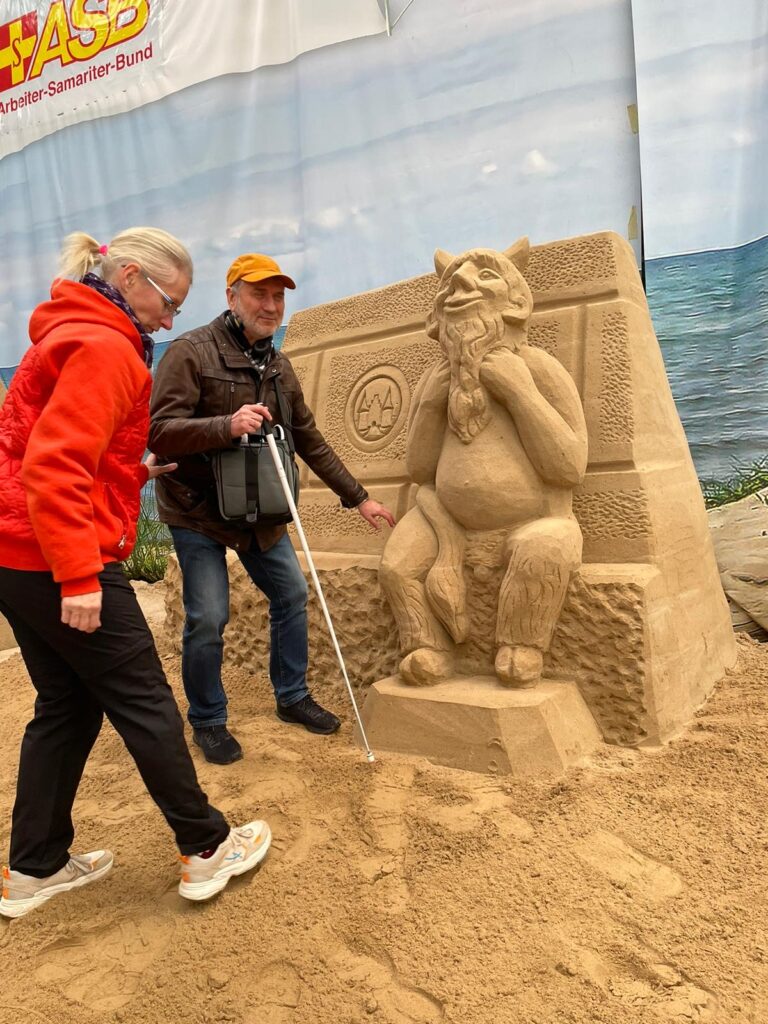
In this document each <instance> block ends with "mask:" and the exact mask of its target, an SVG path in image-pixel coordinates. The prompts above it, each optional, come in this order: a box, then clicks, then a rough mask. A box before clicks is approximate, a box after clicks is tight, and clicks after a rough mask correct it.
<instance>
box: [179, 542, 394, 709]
mask: <svg viewBox="0 0 768 1024" xmlns="http://www.w3.org/2000/svg"><path fill="white" fill-rule="evenodd" d="M321 559H322V556H321ZM228 565H229V579H230V602H231V604H230V620H229V625H228V626H227V629H226V632H225V634H224V660H225V665H227V664H229V665H241V666H244V667H245V668H246V669H248V670H249V671H251V672H252V673H253V676H254V685H267V686H268V685H269V608H268V604H267V600H266V598H265V597H264V595H263V594H262V593H261V591H260V590H257V588H256V587H255V586H254V585H253V583H252V582H251V580H250V578H249V577H248V575H247V574H246V572H245V570H244V569H243V567H242V565H241V564H240V562H239V561H238V560H237V557H236V556H235V555H234V554H233V553H232V552H230V553H229V556H228ZM318 572H319V575H320V578H321V583H322V587H323V593H324V594H325V599H326V601H327V603H328V608H329V610H330V612H331V616H332V619H333V625H334V629H335V630H336V637H337V639H338V641H339V646H340V647H341V650H342V653H343V655H344V662H345V664H346V666H347V674H348V676H349V680H350V682H351V683H352V686H353V687H354V688H355V689H356V690H357V689H358V688H359V687H361V686H365V687H367V686H369V685H370V684H371V683H372V682H375V680H377V679H381V678H383V677H384V676H390V675H392V674H393V673H394V672H395V671H396V670H397V663H398V661H399V658H398V653H397V630H396V627H395V620H394V618H393V616H392V612H391V611H390V610H389V606H388V605H387V603H386V601H385V600H384V597H383V595H382V593H381V591H380V590H379V584H378V570H377V568H376V566H375V564H374V565H372V566H370V567H366V566H354V565H353V566H347V567H344V568H335V569H334V568H331V569H323V568H322V564H321V565H320V568H319V569H318ZM305 575H306V577H307V582H308V583H309V588H310V599H309V605H308V618H309V662H310V667H309V673H308V682H309V686H310V689H312V691H313V692H314V693H315V694H316V695H317V694H322V695H323V696H324V697H327V698H328V699H336V698H338V699H342V698H344V699H346V698H345V695H346V687H345V685H344V680H343V678H342V675H341V671H340V669H339V663H338V660H337V658H336V652H335V651H334V649H333V645H332V643H331V639H330V636H329V633H328V627H327V625H326V622H325V618H324V616H323V613H322V609H321V608H320V603H319V601H318V600H317V598H316V596H315V595H314V592H313V589H312V582H311V580H310V578H309V573H308V572H306V573H305ZM165 578H166V584H167V590H166V602H167V603H166V619H165V627H164V628H165V640H166V641H168V642H170V644H171V646H172V647H173V648H174V649H175V650H176V651H179V650H180V649H181V631H182V627H183V625H184V609H183V606H182V602H181V570H180V569H179V564H178V562H177V561H176V558H175V557H173V556H172V557H171V558H169V560H168V570H167V572H166V577H165Z"/></svg>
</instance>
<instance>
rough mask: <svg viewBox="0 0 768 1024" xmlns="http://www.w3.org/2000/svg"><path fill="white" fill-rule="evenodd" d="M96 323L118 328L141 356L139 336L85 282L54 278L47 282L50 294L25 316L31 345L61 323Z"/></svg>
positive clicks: (119, 311) (121, 314) (113, 306)
mask: <svg viewBox="0 0 768 1024" xmlns="http://www.w3.org/2000/svg"><path fill="white" fill-rule="evenodd" d="M73 323H79V324H98V325H99V326H100V327H109V328H111V329H112V330H113V331H119V332H120V334H122V335H124V336H125V337H126V338H127V339H128V340H129V341H130V342H131V344H132V345H133V346H134V348H135V349H136V351H137V352H138V353H139V355H140V356H142V358H143V351H144V349H143V346H142V343H141V336H140V335H139V332H138V331H137V330H136V328H135V327H134V326H133V324H132V323H131V321H130V320H129V319H128V317H127V316H126V315H125V313H123V311H122V310H121V309H118V308H117V306H116V305H115V304H114V303H113V302H110V301H109V299H107V298H105V297H104V296H103V295H99V293H98V292H97V291H94V290H93V288H89V287H88V285H85V284H80V282H79V281H68V280H66V279H65V278H57V279H56V280H55V281H54V282H53V284H52V285H51V298H50V301H48V302H41V303H40V305H39V306H38V307H37V309H35V311H34V312H33V313H32V316H31V317H30V318H29V336H30V338H31V340H32V344H33V345H39V344H40V342H41V341H44V340H45V338H46V337H47V336H48V335H49V334H50V333H51V331H53V330H55V329H56V328H57V327H61V326H63V325H65V324H73Z"/></svg>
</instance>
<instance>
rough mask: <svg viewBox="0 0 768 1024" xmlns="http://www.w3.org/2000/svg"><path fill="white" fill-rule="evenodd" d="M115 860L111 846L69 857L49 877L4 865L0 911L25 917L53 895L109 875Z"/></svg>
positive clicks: (9, 915) (4, 914)
mask: <svg viewBox="0 0 768 1024" xmlns="http://www.w3.org/2000/svg"><path fill="white" fill-rule="evenodd" d="M113 863H114V858H113V856H112V854H111V853H110V851H109V850H93V851H92V852H91V853H82V854H80V855H79V856H77V857H70V858H69V861H68V862H67V863H66V864H65V865H64V867H63V868H62V869H61V870H60V871H57V872H56V874H55V875H49V876H48V878H34V877H33V876H32V875H24V874H22V872H21V871H11V869H10V868H8V867H4V868H3V895H2V899H0V914H2V915H3V917H24V915H25V914H28V913H29V912H30V910H34V909H35V907H39V906H40V905H41V904H43V903H45V902H46V900H49V899H51V897H52V896H58V895H59V893H61V892H68V891H69V890H70V889H77V888H79V887H80V886H81V885H89V884H90V883H91V882H95V881H96V879H97V878H101V877H102V875H106V873H107V872H108V871H109V869H110V868H111V867H112V864H113Z"/></svg>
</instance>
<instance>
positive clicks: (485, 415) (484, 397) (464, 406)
mask: <svg viewBox="0 0 768 1024" xmlns="http://www.w3.org/2000/svg"><path fill="white" fill-rule="evenodd" d="M504 330H505V324H504V321H503V320H502V318H501V315H500V314H498V313H496V314H494V315H492V316H488V315H487V314H486V315H483V312H482V311H481V312H479V313H478V312H475V313H474V315H473V316H472V317H471V318H469V319H467V320H455V319H452V320H448V319H443V320H442V322H441V323H440V335H439V337H440V342H441V344H442V346H443V349H444V351H445V354H446V355H447V357H448V364H449V366H450V368H451V384H450V389H449V392H448V423H449V425H450V427H451V429H452V430H453V432H454V433H455V434H456V435H457V436H458V438H459V439H460V440H461V441H463V442H464V444H469V443H470V442H471V441H472V439H473V438H475V437H476V436H477V435H478V434H479V433H480V431H481V430H482V429H483V428H484V427H485V426H486V425H487V423H488V421H489V420H490V418H491V412H490V409H489V406H488V394H487V392H486V390H485V388H484V387H483V385H482V384H481V383H480V366H481V364H482V362H483V359H484V358H485V356H486V355H487V354H488V352H490V351H491V349H493V348H496V347H497V346H498V345H500V344H501V341H502V339H503V337H504Z"/></svg>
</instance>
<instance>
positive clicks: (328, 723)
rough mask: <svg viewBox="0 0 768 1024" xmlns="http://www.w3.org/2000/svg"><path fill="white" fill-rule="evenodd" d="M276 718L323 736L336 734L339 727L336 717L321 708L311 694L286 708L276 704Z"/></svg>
mask: <svg viewBox="0 0 768 1024" xmlns="http://www.w3.org/2000/svg"><path fill="white" fill-rule="evenodd" d="M277 717H278V718H279V719H280V721H281V722H290V723H291V724H292V725H303V726H304V728H305V729H309V731H310V732H319V733H322V734H323V735H324V736H327V735H328V734H329V733H332V732H336V730H337V729H338V728H339V726H340V725H341V722H340V721H339V719H338V718H337V717H336V715H332V714H331V712H330V711H326V710H325V708H321V707H320V705H319V704H318V703H317V701H316V700H315V699H314V698H313V697H312V694H311V693H308V694H307V696H306V697H302V698H301V700H300V701H299V702H298V703H297V704H290V705H289V706H288V707H286V706H285V705H284V704H280V703H278V705H277Z"/></svg>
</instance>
